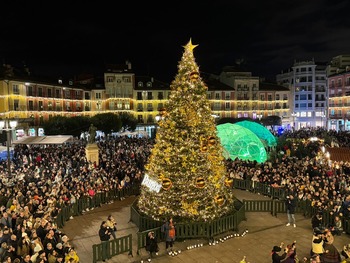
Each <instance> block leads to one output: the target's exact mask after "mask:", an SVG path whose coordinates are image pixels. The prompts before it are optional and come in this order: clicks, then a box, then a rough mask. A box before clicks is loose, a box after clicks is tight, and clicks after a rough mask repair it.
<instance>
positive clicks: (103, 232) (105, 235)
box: [98, 221, 111, 262]
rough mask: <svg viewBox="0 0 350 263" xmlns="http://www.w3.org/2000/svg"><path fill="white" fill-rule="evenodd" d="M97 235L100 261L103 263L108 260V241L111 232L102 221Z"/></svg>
mask: <svg viewBox="0 0 350 263" xmlns="http://www.w3.org/2000/svg"><path fill="white" fill-rule="evenodd" d="M98 235H99V237H100V240H101V244H102V261H103V262H105V261H106V259H108V258H109V254H108V253H109V252H108V251H109V249H108V248H109V243H108V241H109V239H110V238H111V230H110V229H109V228H108V227H107V222H106V221H102V223H101V226H100V230H99V231H98Z"/></svg>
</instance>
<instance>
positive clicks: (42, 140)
mask: <svg viewBox="0 0 350 263" xmlns="http://www.w3.org/2000/svg"><path fill="white" fill-rule="evenodd" d="M69 141H70V142H73V136H72V135H52V136H27V137H23V138H21V139H19V140H17V141H13V142H12V144H63V143H65V142H69Z"/></svg>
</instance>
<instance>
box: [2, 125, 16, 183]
mask: <svg viewBox="0 0 350 263" xmlns="http://www.w3.org/2000/svg"><path fill="white" fill-rule="evenodd" d="M16 127H17V121H15V120H12V121H10V120H9V119H6V121H4V120H1V121H0V130H2V131H6V136H7V138H6V148H7V170H8V176H9V177H10V178H12V173H11V156H10V144H11V141H12V136H11V132H12V130H14V129H15V128H16Z"/></svg>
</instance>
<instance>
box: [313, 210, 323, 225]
mask: <svg viewBox="0 0 350 263" xmlns="http://www.w3.org/2000/svg"><path fill="white" fill-rule="evenodd" d="M311 226H312V229H315V228H316V227H318V228H322V227H324V225H323V216H322V212H321V211H319V212H317V213H316V214H314V215H313V216H312V218H311Z"/></svg>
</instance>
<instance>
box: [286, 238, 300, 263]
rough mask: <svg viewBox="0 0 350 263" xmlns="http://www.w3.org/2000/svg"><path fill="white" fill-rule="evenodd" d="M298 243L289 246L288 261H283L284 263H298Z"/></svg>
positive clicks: (287, 248)
mask: <svg viewBox="0 0 350 263" xmlns="http://www.w3.org/2000/svg"><path fill="white" fill-rule="evenodd" d="M296 243H297V242H296V241H294V242H293V243H292V244H288V245H287V247H286V250H285V251H286V252H287V255H286V259H284V260H283V263H296V262H297V249H296Z"/></svg>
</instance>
